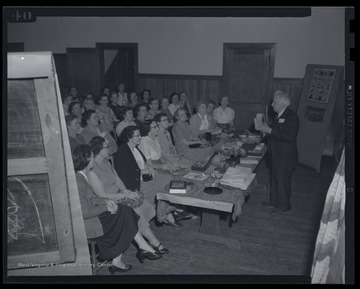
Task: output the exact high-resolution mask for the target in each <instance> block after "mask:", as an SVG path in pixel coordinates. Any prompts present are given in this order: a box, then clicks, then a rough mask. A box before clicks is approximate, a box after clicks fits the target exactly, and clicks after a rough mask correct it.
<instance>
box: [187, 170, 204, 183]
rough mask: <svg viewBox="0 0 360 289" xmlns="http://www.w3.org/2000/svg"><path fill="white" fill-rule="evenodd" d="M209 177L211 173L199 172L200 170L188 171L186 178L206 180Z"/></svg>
mask: <svg viewBox="0 0 360 289" xmlns="http://www.w3.org/2000/svg"><path fill="white" fill-rule="evenodd" d="M208 177H209V175H206V174H204V173H198V172H189V173H187V174H186V175H185V176H184V178H186V179H190V180H195V181H204V180H206V179H207V178H208Z"/></svg>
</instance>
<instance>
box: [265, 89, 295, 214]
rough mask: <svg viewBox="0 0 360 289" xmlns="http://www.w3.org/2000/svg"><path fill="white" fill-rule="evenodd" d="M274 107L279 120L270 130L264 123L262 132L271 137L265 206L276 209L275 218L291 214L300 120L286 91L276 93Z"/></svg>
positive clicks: (275, 121)
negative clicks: (267, 198)
mask: <svg viewBox="0 0 360 289" xmlns="http://www.w3.org/2000/svg"><path fill="white" fill-rule="evenodd" d="M271 105H272V107H273V108H274V111H275V112H276V113H277V117H276V119H275V120H274V123H273V124H272V126H271V127H269V126H268V125H267V124H266V123H265V124H263V125H262V127H261V129H260V130H261V131H262V132H264V133H266V134H268V135H269V139H270V141H269V150H270V155H271V188H270V202H264V203H263V205H264V206H266V207H268V208H271V209H274V210H273V211H272V214H276V215H281V214H283V213H284V212H287V211H290V210H291V204H290V196H291V176H292V172H293V169H294V167H295V165H296V164H297V163H298V152H297V145H296V137H297V134H298V131H299V117H298V116H297V114H296V113H295V112H294V111H292V110H291V109H290V108H289V105H290V97H289V95H288V94H287V93H285V92H283V91H280V90H278V91H276V92H275V93H274V97H273V102H272V104H271Z"/></svg>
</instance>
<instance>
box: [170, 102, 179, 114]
mask: <svg viewBox="0 0 360 289" xmlns="http://www.w3.org/2000/svg"><path fill="white" fill-rule="evenodd" d="M178 108H180V105H178V104H177V105H175V104H173V103H170V105H169V107H168V109H169V110H170V112H171V114H172V115H173V116H174V114H175V111H176V110H177V109H178Z"/></svg>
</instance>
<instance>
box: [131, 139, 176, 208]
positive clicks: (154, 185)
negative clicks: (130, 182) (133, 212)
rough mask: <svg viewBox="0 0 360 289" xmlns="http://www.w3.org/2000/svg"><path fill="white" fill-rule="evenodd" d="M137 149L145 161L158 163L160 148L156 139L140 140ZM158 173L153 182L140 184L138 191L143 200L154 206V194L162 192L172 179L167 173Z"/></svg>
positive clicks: (160, 171)
mask: <svg viewBox="0 0 360 289" xmlns="http://www.w3.org/2000/svg"><path fill="white" fill-rule="evenodd" d="M139 149H140V150H141V152H142V153H143V154H144V156H145V158H146V159H147V160H151V161H152V162H160V158H161V147H160V145H159V142H158V140H157V139H156V138H155V139H152V138H151V137H149V136H145V137H143V138H141V142H140V145H139ZM135 159H136V161H137V163H138V165H139V167H140V169H141V165H142V164H141V163H139V161H138V159H137V158H135ZM158 172H159V173H158V174H157V175H156V176H155V178H154V179H153V180H151V181H148V182H141V184H140V190H141V191H142V192H143V193H144V197H145V199H147V200H148V201H149V202H150V203H152V204H155V200H156V194H157V193H158V192H159V191H164V188H165V186H166V185H169V184H170V181H171V180H172V177H171V175H170V174H169V173H168V172H165V171H163V170H159V171H158Z"/></svg>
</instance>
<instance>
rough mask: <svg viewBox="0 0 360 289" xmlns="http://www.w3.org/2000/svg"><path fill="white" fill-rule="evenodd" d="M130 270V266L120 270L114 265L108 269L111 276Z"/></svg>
mask: <svg viewBox="0 0 360 289" xmlns="http://www.w3.org/2000/svg"><path fill="white" fill-rule="evenodd" d="M131 268H132V266H131V265H125V268H124V269H123V268H120V267H117V266H115V265H112V266H110V267H109V272H110V273H111V275H114V274H115V272H127V271H130V270H131Z"/></svg>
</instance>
